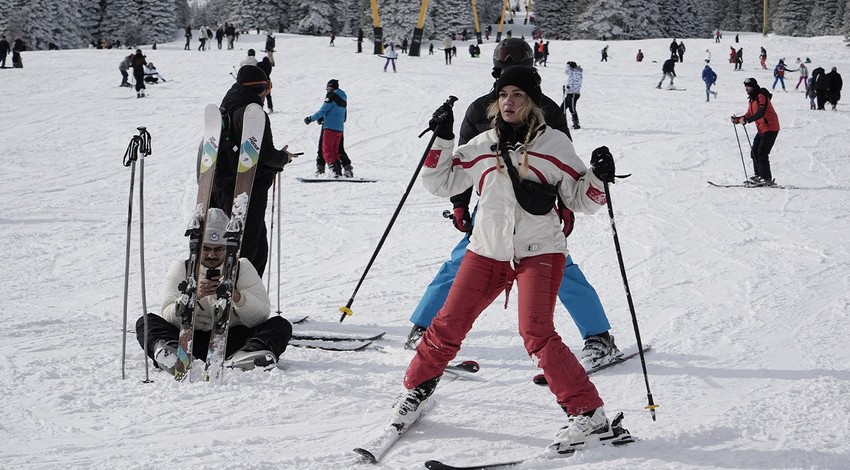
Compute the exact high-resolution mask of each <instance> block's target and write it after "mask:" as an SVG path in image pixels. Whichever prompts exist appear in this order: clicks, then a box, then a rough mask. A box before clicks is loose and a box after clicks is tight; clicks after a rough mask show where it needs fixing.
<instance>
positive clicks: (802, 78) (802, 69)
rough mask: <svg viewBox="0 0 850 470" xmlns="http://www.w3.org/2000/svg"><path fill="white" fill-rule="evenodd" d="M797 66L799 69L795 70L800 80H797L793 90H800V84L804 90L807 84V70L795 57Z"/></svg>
mask: <svg viewBox="0 0 850 470" xmlns="http://www.w3.org/2000/svg"><path fill="white" fill-rule="evenodd" d="M797 66H798V67H799V68H798V69H797V70H799V71H800V79H799V80H797V86H795V87H794V90H798V89H800V84H801V83H802V84H803V90H805V89H806V87H807V85H808V83H809V68H808V67H806V64H804V63H803V61H801V60H800V58H799V57H797Z"/></svg>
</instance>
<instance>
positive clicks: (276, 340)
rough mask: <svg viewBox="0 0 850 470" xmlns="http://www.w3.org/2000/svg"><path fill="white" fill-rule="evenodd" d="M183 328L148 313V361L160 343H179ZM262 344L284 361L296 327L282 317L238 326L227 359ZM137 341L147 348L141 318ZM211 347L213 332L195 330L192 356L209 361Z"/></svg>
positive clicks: (230, 332) (229, 340)
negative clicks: (252, 343)
mask: <svg viewBox="0 0 850 470" xmlns="http://www.w3.org/2000/svg"><path fill="white" fill-rule="evenodd" d="M179 336H180V328H178V327H176V326H174V325H172V324H171V323H169V322H168V321H167V320H166V319H164V318H162V317H161V316H159V315H156V314H154V313H148V357H150V358H151V359H154V353H155V352H156V351H154V348H155V347H156V343H157V342H158V341H160V340H164V341H177V339H178V337H179ZM254 338H256V339H259V340H262V341H263V342H264V343H265V344H266V345H268V347H269V349H270V350H271V352H272V354H274V355H275V357H278V358H279V357H280V356H281V354H283V352H284V351H286V346H287V345H288V344H289V340H290V339H291V338H292V325H291V324H290V323H289V322H288V321H287V320H286V319H285V318H283V317H281V316H274V317H271V318H269V319H268V320H266V321H265V322H263V323H260V324H259V325H257V326H255V327H253V328H248V327H247V326H245V325H234V326H232V327H230V329H229V330H228V332H227V347H226V348H225V353H224V355H225V357H230V356H232V355H233V353H235V352H236V351H238V350H239V349H241V348H242V347H243V346H245V345H246V344H247V343H248V341H249V340H251V339H254ZM136 339H137V340H138V341H139V346H141V347H142V349H144V347H145V346H144V345H145V320H144V318H141V317H139V319H138V320H137V321H136ZM209 345H210V332H209V331H201V330H195V334H194V337H193V340H192V356H193V357H195V358H196V359H201V360H202V361H206V360H207V350H208V349H209Z"/></svg>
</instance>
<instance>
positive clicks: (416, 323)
mask: <svg viewBox="0 0 850 470" xmlns="http://www.w3.org/2000/svg"><path fill="white" fill-rule="evenodd" d="M533 60H534V55H533V52H532V50H531V47H530V46H529V45H528V43H526V42H525V41H524V40H522V39H520V38H510V39H504V40H502V41H501V42H500V43H499V44H498V45H497V46H496V49H495V50H494V51H493V71H492V75H493V77H494V78H498V77H499V76H501V73H502V70H503V69H504V68H505V67H508V66H510V65H526V66H531V65H532V64H533ZM494 100H495V95H494V92H493V91H492V90H491V91H490V92H489V93H487V94H486V95H483V96H480V97H478V98H477V99H476V100H475V101H473V102H472V104H470V105H469V107H468V108H467V110H466V113H465V115H464V117H463V121H462V122H461V125H460V135H459V138H458V144H459V145H463V144H465V143H467V142H469V141H470V140H472V139H473V138H475V137H476V136H478V135H479V134H481V133H483V132H486V131H487V130H488V129H490V128H491V127H492V126H491V123H490V120H489V118H488V117H487V109H488V107H489V106H490V105H491V104H492V103H493V101H494ZM541 100H542V101H541V103H542V104H541V109H542V111H543V116H544V119H545V121H546V124H547V125H548V126H550V127H552V128H553V129H555V130H558V131H561V132H563V133H564V134H566V135H567V137H569V138H570V139H572V137H571V136H570V129H569V125H568V124H567V120H566V118H565V116H564V112H563V110H562V109H561V108H560V106H559V105H558V104H557V103H555V102H554V101H553V100H551V99H550V98H549V97H547V96H546V95H542V97H541ZM472 190H473V188H472V187H471V186H470V187H469V188H467V189H466V191H463V192H460V193H458V194H456V195H454V196H452V197H451V201H452V205H453V206H454V210H453V218H452V223H453V224H454V226H455V228H457V229H458V230H460V231H461V232H463V233H464V234H465V235H464V237H463V238H462V239H461V240H460V242H459V243H458V244H457V245H456V246H455V248H454V249H453V250H452V252H451V257H450V259H449V260H448V261H446V262H445V263H443V265H442V266H441V267H440V269H439V270H438V272H437V275H436V276H435V277H434V279H433V280H432V281H431V283H430V284H429V285H428V287H427V288H426V290H425V294H424V295H423V296H422V299H421V300H420V301H419V304H418V305H417V306H416V309H415V310H414V311H413V314H412V315H411V316H410V321H411V322H412V323H413V327H412V328H411V330H410V333H409V335H408V337H407V342H406V343H405V348H407V349H413V348H415V347H416V345H417V343H418V342H419V341H420V339H421V337H422V334H423V333H424V332H425V330H426V328H427V327H428V326H429V325H430V324H431V321H432V320H433V319H434V317H435V316H436V315H437V312H438V311H439V310H440V308H442V307H443V304H445V302H446V298H447V296H448V293H449V289H450V288H451V286H452V284H453V283H454V280H455V276H456V275H457V273H458V269H459V267H460V264H461V262H462V261H463V258H464V255H465V254H466V252H467V247H468V246H469V242H470V236H471V235H472V232H473V222H474V215H475V211H473V212H472V215H470V210H469V205H470V200H471V199H472ZM560 212H561V214H560V218H561V220H562V224H563V226H562V231H563V233H564V236H565V237H568V236H569V234H570V232H572V229H573V224H574V221H575V216H574V215H573V213H572V211H570V210H569V209H567V208H566V207H563V208H561V210H560ZM558 298H559V299H560V301H561V303H562V304H563V305H564V307H566V309H567V312H568V313H569V314H570V316H571V317H572V319H573V321H574V322H575V324H576V327H577V328H578V330H579V333H580V334H581V336H582V338H583V339H584V348H583V349H582V352H581V354H580V359H581V362H582V365H584V366H585V367H589V368H590V367H596V366H599V365H603V364H606V363H609V362H613V361H615V360H616V359H617V358H618V357H620V356H621V355H622V353H620V350H619V349H618V348H617V345H616V344H615V343H614V336H612V335H611V334H610V333H609V330H610V329H611V325H610V324H609V322H608V318H607V316H606V315H605V309H604V308H603V307H602V302H601V301H600V300H599V295H598V294H597V293H596V290H595V289H594V288H593V286H592V285H591V284H590V282H588V280H587V278H585V276H584V273H582V272H581V269H580V268H579V266H578V265H577V264H574V263H573V260H572V257H571V255H568V256H567V264H566V267H565V269H564V274H563V277H562V279H561V283H560V287H559V289H558Z"/></svg>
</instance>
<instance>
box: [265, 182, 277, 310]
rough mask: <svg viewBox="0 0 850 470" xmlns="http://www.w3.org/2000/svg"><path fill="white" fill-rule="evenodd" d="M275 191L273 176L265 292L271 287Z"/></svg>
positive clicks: (275, 183)
mask: <svg viewBox="0 0 850 470" xmlns="http://www.w3.org/2000/svg"><path fill="white" fill-rule="evenodd" d="M276 192H277V178H275V179H274V181H272V217H271V225H269V259H268V262H267V263H266V269H267V270H268V273H269V278H268V279H267V280H266V294H268V293H269V292H271V288H272V269H271V265H272V251H274V250H272V248H271V247H272V240H271V239H272V237H274V200H275V193H276Z"/></svg>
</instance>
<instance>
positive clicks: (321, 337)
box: [292, 331, 387, 342]
mask: <svg viewBox="0 0 850 470" xmlns="http://www.w3.org/2000/svg"><path fill="white" fill-rule="evenodd" d="M386 334H387V332H386V331H382V332H380V333H378V334H375V335H372V336H356V335H353V336H348V335H325V334H321V333H308V334H297V333H292V339H294V340H306V341H331V342H343V341H377V340H379V339H381V338H383V337H384V335H386Z"/></svg>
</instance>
